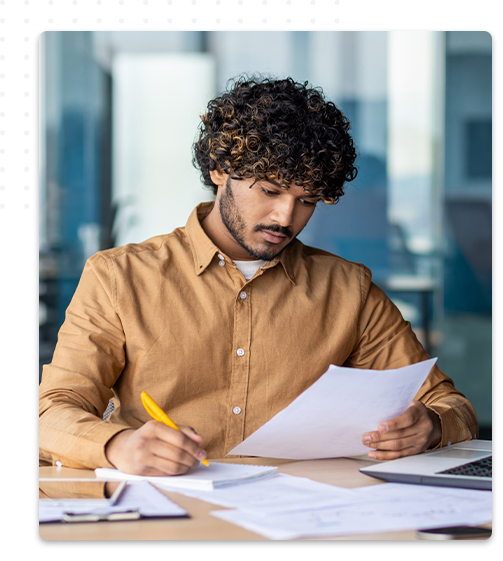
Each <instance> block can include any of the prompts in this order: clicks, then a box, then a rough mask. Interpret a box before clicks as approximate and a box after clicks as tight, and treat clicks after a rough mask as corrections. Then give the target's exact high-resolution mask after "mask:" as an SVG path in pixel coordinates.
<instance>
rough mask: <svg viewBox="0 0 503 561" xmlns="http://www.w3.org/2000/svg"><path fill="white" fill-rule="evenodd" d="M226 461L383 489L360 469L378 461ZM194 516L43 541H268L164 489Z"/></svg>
mask: <svg viewBox="0 0 503 561" xmlns="http://www.w3.org/2000/svg"><path fill="white" fill-rule="evenodd" d="M218 461H223V462H235V463H247V464H257V465H274V466H278V473H286V474H288V475H295V476H299V477H309V478H310V479H312V480H314V481H319V482H321V483H328V484H331V485H337V486H339V487H346V488H353V487H363V486H366V485H379V484H381V482H380V481H379V480H377V479H373V478H371V477H368V476H366V475H363V474H362V473H360V472H359V471H358V470H359V469H360V468H361V467H364V466H367V465H370V464H371V463H373V462H370V461H366V460H361V459H349V458H336V459H328V460H304V461H292V460H277V459H270V458H240V459H238V460H218ZM40 478H51V479H52V478H54V479H59V478H61V479H67V478H89V479H95V475H94V472H93V471H89V470H79V469H72V468H65V467H61V468H56V467H41V468H40ZM162 492H163V493H165V494H166V495H167V496H168V497H170V498H171V499H172V500H173V501H175V502H176V503H177V504H179V505H180V506H181V507H183V508H184V509H185V510H187V512H188V513H189V514H190V516H191V518H190V519H172V520H166V519H164V520H162V519H161V520H138V521H129V522H101V523H92V522H91V523H82V524H80V523H79V524H41V525H40V526H39V528H40V537H41V538H43V539H44V540H190V541H192V540H265V538H263V537H262V536H260V535H258V534H255V533H254V532H250V531H248V530H245V529H244V528H241V527H239V526H235V525H234V524H229V523H227V522H224V521H223V520H220V519H218V518H215V517H214V516H211V515H210V511H212V510H220V509H222V508H223V507H220V506H217V505H213V504H209V503H205V502H204V501H200V500H198V499H193V498H191V497H185V496H184V495H181V494H180V493H175V492H172V491H162ZM313 539H323V540H326V539H330V540H332V539H333V540H415V539H417V537H416V534H415V531H412V530H409V531H400V532H386V533H377V534H361V535H351V536H337V537H333V538H332V537H328V538H327V537H323V538H313Z"/></svg>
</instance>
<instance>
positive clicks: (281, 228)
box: [255, 224, 293, 238]
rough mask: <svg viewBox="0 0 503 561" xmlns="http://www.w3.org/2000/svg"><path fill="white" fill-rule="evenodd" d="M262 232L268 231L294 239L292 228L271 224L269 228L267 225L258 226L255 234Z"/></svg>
mask: <svg viewBox="0 0 503 561" xmlns="http://www.w3.org/2000/svg"><path fill="white" fill-rule="evenodd" d="M260 230H267V231H268V232H275V233H276V234H282V235H283V236H286V237H287V238H292V237H293V232H292V231H291V230H290V228H287V227H286V226H280V225H279V224H270V225H268V226H267V225H266V224H257V226H255V232H260Z"/></svg>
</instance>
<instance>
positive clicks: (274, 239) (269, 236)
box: [260, 230, 286, 244]
mask: <svg viewBox="0 0 503 561" xmlns="http://www.w3.org/2000/svg"><path fill="white" fill-rule="evenodd" d="M260 233H261V234H262V236H264V238H265V239H266V240H267V241H268V242H270V243H276V244H277V243H281V242H282V241H284V240H285V239H286V236H283V235H282V234H276V233H274V234H273V233H272V232H269V231H268V230H260Z"/></svg>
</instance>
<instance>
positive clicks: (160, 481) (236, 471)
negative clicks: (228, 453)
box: [94, 462, 278, 490]
mask: <svg viewBox="0 0 503 561" xmlns="http://www.w3.org/2000/svg"><path fill="white" fill-rule="evenodd" d="M277 469H278V468H277V467H275V466H254V465H245V464H227V463H223V462H210V465H209V466H205V465H203V464H199V465H198V466H197V467H195V468H191V469H190V470H189V471H188V472H187V473H185V474H184V475H176V476H171V477H162V476H158V477H155V476H144V475H132V474H129V473H123V472H122V471H119V470H117V469H109V468H98V469H96V470H94V471H95V473H96V477H98V478H99V479H102V480H126V481H150V482H151V483H154V484H155V485H157V486H158V487H162V488H168V489H175V488H182V489H183V488H185V489H206V490H211V489H213V488H215V487H220V486H224V485H234V484H238V483H242V482H243V481H245V480H249V479H255V478H259V477H265V476H268V475H270V474H272V473H275V472H276V470H277Z"/></svg>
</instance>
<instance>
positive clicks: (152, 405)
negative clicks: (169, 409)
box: [141, 392, 210, 466]
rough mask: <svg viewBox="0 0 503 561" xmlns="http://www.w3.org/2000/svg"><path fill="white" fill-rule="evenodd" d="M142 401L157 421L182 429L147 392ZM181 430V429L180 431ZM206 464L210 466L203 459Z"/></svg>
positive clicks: (143, 393)
mask: <svg viewBox="0 0 503 561" xmlns="http://www.w3.org/2000/svg"><path fill="white" fill-rule="evenodd" d="M141 401H142V403H143V407H145V409H146V410H147V413H148V414H149V415H150V416H151V417H152V418H153V419H155V420H156V421H159V422H160V423H164V424H165V425H168V427H171V428H172V429H175V430H180V429H179V428H178V427H177V426H176V425H175V423H173V421H172V420H171V419H170V418H169V417H168V416H167V415H166V413H165V412H164V411H163V410H162V409H161V408H160V407H159V405H157V403H156V402H155V401H154V400H153V399H152V398H151V397H150V396H149V395H148V393H147V392H141ZM180 432H181V431H180ZM201 462H202V463H203V464H204V465H205V466H209V465H210V464H209V463H208V460H201Z"/></svg>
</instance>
